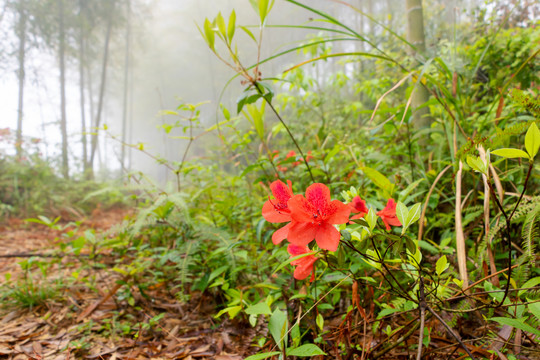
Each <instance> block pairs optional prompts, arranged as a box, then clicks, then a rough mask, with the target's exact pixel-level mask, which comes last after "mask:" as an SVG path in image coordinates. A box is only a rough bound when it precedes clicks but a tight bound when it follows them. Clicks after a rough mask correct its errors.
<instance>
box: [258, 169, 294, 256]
mask: <svg viewBox="0 0 540 360" xmlns="http://www.w3.org/2000/svg"><path fill="white" fill-rule="evenodd" d="M287 185H288V187H287ZM287 185H285V184H284V183H283V181H281V180H276V181H274V182H273V183H272V184H270V190H272V195H274V199H270V198H269V199H268V200H267V201H266V202H265V203H264V205H263V208H262V215H263V217H264V218H265V219H266V221H268V222H271V223H282V222H287V221H291V210H290V209H289V207H288V206H287V202H288V201H289V199H290V198H291V197H292V196H293V195H294V194H293V191H292V184H291V182H290V180H287ZM290 226H291V224H287V225H285V226H284V227H282V228H281V229H279V230H276V231H275V232H274V234H273V235H272V242H273V243H274V244H276V245H277V244H279V243H280V242H282V241H283V239H285V238H286V237H287V234H288V232H289V228H290Z"/></svg>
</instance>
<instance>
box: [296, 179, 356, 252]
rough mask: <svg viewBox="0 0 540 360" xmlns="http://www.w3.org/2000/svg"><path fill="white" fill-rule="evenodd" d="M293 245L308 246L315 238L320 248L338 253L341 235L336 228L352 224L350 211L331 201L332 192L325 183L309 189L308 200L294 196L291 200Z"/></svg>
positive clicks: (337, 202) (335, 201) (340, 203)
mask: <svg viewBox="0 0 540 360" xmlns="http://www.w3.org/2000/svg"><path fill="white" fill-rule="evenodd" d="M288 205H289V209H290V211H291V218H292V220H293V221H292V222H291V227H290V228H289V236H288V239H289V241H290V242H291V243H293V244H295V245H299V246H306V245H307V244H309V242H310V241H311V240H313V239H315V241H316V242H317V245H319V247H320V248H321V249H326V250H330V251H336V250H337V247H338V244H339V238H340V234H339V231H338V230H337V229H336V228H335V227H334V226H333V225H338V224H345V223H346V222H348V221H349V215H350V213H351V208H350V207H349V206H347V205H345V204H344V203H342V202H341V201H339V200H333V201H330V190H329V189H328V187H326V185H324V184H319V183H317V184H313V185H311V186H309V187H308V188H307V189H306V197H304V196H303V195H295V196H293V197H292V198H291V199H290V200H289V203H288Z"/></svg>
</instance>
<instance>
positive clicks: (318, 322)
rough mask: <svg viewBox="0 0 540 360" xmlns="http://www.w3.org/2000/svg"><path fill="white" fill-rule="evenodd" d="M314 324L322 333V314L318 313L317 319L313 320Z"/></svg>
mask: <svg viewBox="0 0 540 360" xmlns="http://www.w3.org/2000/svg"><path fill="white" fill-rule="evenodd" d="M315 322H316V323H317V326H318V327H319V329H321V331H322V330H323V328H324V318H323V316H322V314H320V313H319V314H318V315H317V319H316V320H315ZM289 355H290V354H289Z"/></svg>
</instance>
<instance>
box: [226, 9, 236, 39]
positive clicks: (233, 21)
mask: <svg viewBox="0 0 540 360" xmlns="http://www.w3.org/2000/svg"><path fill="white" fill-rule="evenodd" d="M235 30H236V13H235V12H234V10H233V11H232V12H231V15H230V16H229V25H228V28H227V37H228V38H229V42H232V39H233V37H234V31H235Z"/></svg>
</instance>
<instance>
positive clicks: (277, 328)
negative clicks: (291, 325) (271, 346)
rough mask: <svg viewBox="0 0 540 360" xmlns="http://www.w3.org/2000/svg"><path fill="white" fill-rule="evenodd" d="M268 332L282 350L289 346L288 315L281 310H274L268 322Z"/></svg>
mask: <svg viewBox="0 0 540 360" xmlns="http://www.w3.org/2000/svg"><path fill="white" fill-rule="evenodd" d="M268 330H269V331H270V334H272V337H273V338H274V341H275V342H276V344H277V345H278V347H279V348H280V349H283V344H284V343H285V344H287V314H286V313H285V312H283V311H281V310H280V309H279V308H277V309H276V310H274V312H273V313H272V316H271V317H270V320H269V321H268Z"/></svg>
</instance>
